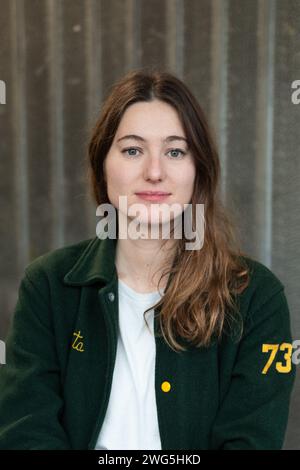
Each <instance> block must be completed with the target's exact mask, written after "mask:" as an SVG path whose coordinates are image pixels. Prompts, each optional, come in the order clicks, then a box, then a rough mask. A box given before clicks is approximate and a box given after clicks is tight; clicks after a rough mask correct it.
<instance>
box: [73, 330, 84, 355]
mask: <svg viewBox="0 0 300 470" xmlns="http://www.w3.org/2000/svg"><path fill="white" fill-rule="evenodd" d="M73 336H75V339H74V341H73V344H72V348H73V349H76V351H79V352H83V351H84V349H83V341H79V340H80V339H83V336H80V331H78V333H76V331H74V333H73Z"/></svg>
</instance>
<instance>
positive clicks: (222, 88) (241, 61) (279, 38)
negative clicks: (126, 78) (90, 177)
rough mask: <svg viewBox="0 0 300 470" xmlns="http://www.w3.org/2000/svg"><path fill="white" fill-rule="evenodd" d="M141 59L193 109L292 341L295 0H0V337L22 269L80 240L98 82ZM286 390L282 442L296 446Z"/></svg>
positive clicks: (299, 440) (88, 210)
mask: <svg viewBox="0 0 300 470" xmlns="http://www.w3.org/2000/svg"><path fill="white" fill-rule="evenodd" d="M150 64H154V65H157V66H161V67H162V68H164V69H168V70H170V71H172V72H174V73H176V74H177V75H178V76H179V77H180V78H182V79H183V80H184V81H185V82H186V83H187V84H188V85H189V86H190V87H191V89H192V91H193V92H194V93H195V95H196V97H197V98H198V99H199V101H200V103H201V104H202V106H203V108H204V110H205V111H206V113H207V115H208V117H209V121H210V123H211V125H212V126H213V128H214V132H215V135H216V138H217V140H218V144H219V149H220V158H221V161H222V168H223V179H222V189H223V196H224V200H225V201H226V203H227V204H228V207H229V208H231V209H233V210H234V211H235V214H236V218H237V221H238V223H239V225H240V227H241V233H242V237H243V244H244V246H243V248H244V249H245V250H246V251H248V252H249V253H250V254H251V255H252V256H255V257H256V258H257V259H259V260H260V261H262V262H263V263H265V264H266V265H267V266H268V267H270V268H271V269H272V270H273V271H274V272H275V273H276V274H277V275H278V276H279V277H280V278H281V280H282V281H283V283H284V284H285V286H286V292H287V296H288V300H289V305H290V309H291V314H292V322H293V333H294V338H295V339H300V320H299V311H300V298H299V281H300V263H299V260H300V256H299V255H300V242H299V240H300V233H299V232H300V211H299V208H300V158H299V150H300V132H299V130H300V129H299V118H300V105H295V104H293V103H292V101H291V92H292V91H291V84H292V82H293V81H294V80H297V79H298V80H299V79H300V1H299V0H165V1H163V0H123V1H122V0H0V80H3V81H4V82H5V84H6V104H1V105H0V132H1V140H0V165H1V166H0V168H1V178H0V191H1V200H0V204H1V207H0V214H1V215H0V217H1V226H0V231H1V232H0V236H1V263H0V276H1V285H0V299H1V305H0V308H1V316H0V338H3V337H4V335H5V333H6V331H7V326H8V322H9V319H10V317H11V314H12V312H13V309H14V305H15V302H16V298H17V289H18V284H19V281H20V279H21V276H22V274H23V270H24V267H25V265H26V264H27V263H28V262H29V261H30V260H32V259H33V258H35V257H37V256H38V255H40V254H42V253H44V252H45V251H48V250H51V249H54V248H57V247H60V246H63V245H66V244H70V243H73V242H76V241H79V240H81V239H84V238H89V237H92V236H94V234H95V224H96V217H95V210H94V205H93V203H92V201H91V200H90V199H89V198H88V196H87V184H86V176H85V168H84V163H83V157H84V154H85V152H86V143H87V138H88V132H89V130H90V128H91V125H92V124H93V123H94V121H95V118H96V116H97V113H98V111H99V109H100V107H101V100H102V98H103V96H104V94H105V93H106V92H107V90H108V88H109V86H110V85H111V84H112V83H113V82H114V81H115V80H116V79H118V78H120V76H122V75H123V74H124V73H125V72H127V71H128V70H130V69H132V68H136V67H139V66H143V65H150ZM299 392H300V383H299V379H298V383H297V386H296V388H295V392H294V395H293V403H292V409H291V414H290V421H289V428H288V433H287V439H286V444H285V447H286V448H298V449H299V448H300V429H299V428H300V426H299V424H300V400H299V396H300V393H299Z"/></svg>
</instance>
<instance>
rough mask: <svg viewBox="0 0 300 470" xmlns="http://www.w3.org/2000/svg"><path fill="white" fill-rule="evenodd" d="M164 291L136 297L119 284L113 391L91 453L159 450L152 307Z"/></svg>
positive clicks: (125, 286)
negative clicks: (117, 450) (149, 310)
mask: <svg viewBox="0 0 300 470" xmlns="http://www.w3.org/2000/svg"><path fill="white" fill-rule="evenodd" d="M163 293H164V291H161V293H160V292H159V291H155V292H150V293H146V294H142V293H139V292H136V291H135V290H133V289H132V288H131V287H129V286H128V285H127V284H125V283H124V282H123V281H121V280H120V279H119V334H118V344H117V356H116V362H115V368H114V373H113V381H112V388H111V393H110V398H109V403H108V408H107V411H106V415H105V419H104V422H103V425H102V428H101V430H100V433H99V436H98V440H97V444H96V447H95V449H96V450H101V449H121V450H123V449H130V450H143V449H154V450H157V449H161V441H160V435H159V429H158V420H157V409H156V397H155V386H154V385H155V382H154V380H155V377H154V371H155V338H154V335H153V326H154V323H153V319H154V310H153V309H152V310H151V312H147V313H146V315H145V318H146V320H147V323H148V325H149V328H150V330H151V333H150V332H149V329H148V327H147V325H146V324H145V320H144V316H143V314H144V311H145V310H146V309H147V308H149V307H151V306H153V305H154V304H155V303H156V302H157V301H158V300H159V299H160V298H161V295H163Z"/></svg>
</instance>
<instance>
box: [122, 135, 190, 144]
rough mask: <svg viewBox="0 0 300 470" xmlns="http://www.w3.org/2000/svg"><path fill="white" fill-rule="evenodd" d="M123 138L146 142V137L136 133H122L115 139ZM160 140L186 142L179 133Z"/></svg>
mask: <svg viewBox="0 0 300 470" xmlns="http://www.w3.org/2000/svg"><path fill="white" fill-rule="evenodd" d="M125 139H133V140H138V141H140V142H147V140H146V139H144V138H143V137H141V136H140V135H136V134H128V135H124V136H123V137H120V138H119V139H118V140H117V142H120V140H125ZM162 140H163V142H172V141H173V140H184V141H185V142H186V143H187V139H186V138H185V137H183V136H180V135H169V136H168V137H166V138H165V139H162Z"/></svg>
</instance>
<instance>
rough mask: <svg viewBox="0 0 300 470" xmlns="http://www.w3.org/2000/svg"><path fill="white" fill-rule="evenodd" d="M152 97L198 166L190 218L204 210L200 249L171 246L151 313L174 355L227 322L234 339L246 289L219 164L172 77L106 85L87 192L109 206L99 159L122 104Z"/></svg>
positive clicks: (190, 100)
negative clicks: (168, 109)
mask: <svg viewBox="0 0 300 470" xmlns="http://www.w3.org/2000/svg"><path fill="white" fill-rule="evenodd" d="M154 99H158V100H161V101H164V102H166V103H168V104H169V105H171V106H173V107H174V109H175V110H176V111H177V113H178V116H179V119H180V121H181V123H182V126H183V129H184V131H185V133H186V137H187V140H188V143H189V146H190V149H191V152H192V155H193V157H194V161H195V166H196V177H195V184H194V190H193V194H192V198H191V201H190V204H192V211H193V214H194V208H195V205H196V204H199V203H201V204H204V209H205V231H204V241H203V246H202V248H201V249H200V250H197V249H196V250H186V249H185V243H186V242H188V241H190V240H186V238H185V237H184V235H183V237H182V238H181V239H178V240H177V241H176V250H175V255H174V253H173V255H172V256H173V257H172V258H171V259H172V262H170V259H169V258H166V263H165V265H164V270H163V274H162V275H161V277H160V280H159V283H158V286H159V285H160V282H161V280H162V278H163V277H164V276H168V283H167V288H166V289H165V293H164V295H163V297H162V298H161V299H160V301H159V302H158V303H157V304H156V305H155V306H154V308H155V313H157V312H158V314H159V325H160V330H161V333H162V335H163V336H164V339H165V341H166V342H167V343H168V344H169V346H170V347H171V348H172V349H173V350H175V351H183V350H186V348H185V347H184V345H183V344H182V341H184V342H186V344H188V345H192V346H196V347H208V346H209V345H210V344H212V342H213V341H214V340H215V339H217V340H219V339H220V338H222V335H223V333H224V334H227V333H230V332H231V331H232V330H231V328H230V329H229V330H228V329H227V327H228V326H233V323H236V325H238V327H239V337H240V335H241V333H242V330H243V325H242V318H241V315H240V312H239V305H238V302H237V300H238V294H240V293H242V292H243V291H244V289H246V287H247V286H248V284H249V279H250V277H249V266H248V264H247V261H246V256H244V253H243V252H242V251H241V249H240V236H239V234H238V230H237V228H236V224H235V223H234V222H233V216H232V214H231V213H230V212H229V210H228V209H225V208H224V206H223V204H222V202H221V198H220V194H219V192H220V188H219V179H220V161H219V156H218V152H217V148H216V144H215V142H214V139H213V137H212V132H211V130H210V129H209V126H208V122H207V119H206V117H205V115H204V112H203V110H202V108H201V106H200V105H199V103H198V102H197V100H196V98H195V97H194V95H193V94H192V92H191V91H190V90H189V88H188V87H187V86H186V85H185V84H184V83H183V82H182V81H181V80H180V79H179V78H177V77H176V76H175V75H173V74H172V73H170V72H167V71H161V70H159V69H156V68H154V67H145V68H142V69H134V70H131V71H130V72H128V73H127V74H126V75H125V76H124V77H122V78H121V79H120V80H119V81H117V82H115V83H114V84H113V85H112V87H111V89H110V90H109V94H108V96H107V98H106V99H105V100H104V103H103V104H102V108H101V114H100V116H99V118H98V120H97V122H96V124H95V126H94V128H93V130H92V133H91V136H90V138H89V143H88V153H87V160H88V178H89V181H90V183H91V186H90V187H91V193H92V196H93V198H94V199H95V201H96V203H97V205H99V204H103V203H110V201H109V198H108V194H107V186H106V180H105V175H104V160H105V158H106V155H107V153H108V151H109V149H110V147H111V144H112V142H113V139H114V136H115V134H116V131H117V128H118V126H119V123H120V120H121V118H122V116H123V114H124V112H125V110H126V109H127V108H128V106H130V105H132V104H133V103H136V102H139V101H148V102H149V101H152V100H154ZM148 310H150V309H148ZM148 310H147V311H148ZM147 311H146V312H147ZM146 312H145V313H146ZM146 323H147V322H146Z"/></svg>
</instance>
